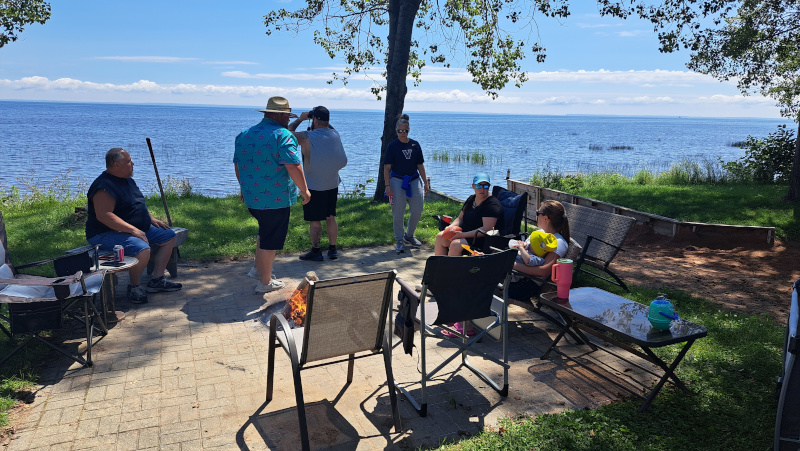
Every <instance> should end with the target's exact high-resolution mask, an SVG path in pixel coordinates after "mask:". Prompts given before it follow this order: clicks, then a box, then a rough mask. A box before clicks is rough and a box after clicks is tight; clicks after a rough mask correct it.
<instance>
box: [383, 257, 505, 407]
mask: <svg viewBox="0 0 800 451" xmlns="http://www.w3.org/2000/svg"><path fill="white" fill-rule="evenodd" d="M515 256H516V251H514V250H507V251H505V252H499V253H496V254H491V255H481V256H475V257H446V256H433V257H429V258H428V261H427V263H426V264H425V272H424V274H423V276H422V291H421V292H420V293H417V292H416V291H415V290H414V288H413V287H412V286H410V285H409V284H408V283H406V282H405V281H403V280H401V279H397V280H398V282H399V284H400V289H401V292H400V295H401V296H400V297H401V300H402V301H401V302H402V305H401V306H400V311H401V312H407V313H406V316H403V315H400V316H401V317H402V320H401V321H402V322H403V324H402V325H399V326H400V327H398V328H397V329H396V331H398V332H401V334H403V332H404V335H405V337H406V338H408V337H409V334H411V336H412V337H413V331H414V329H416V328H417V327H419V332H420V348H419V353H420V363H421V367H422V369H421V372H422V378H421V384H422V394H421V396H422V397H421V402H419V403H418V402H417V401H416V400H415V399H414V397H413V396H412V395H411V394H410V393H409V391H408V390H407V389H406V388H404V387H402V386H400V385H398V384H397V382H395V385H396V386H397V387H398V388H399V389H400V391H401V392H402V393H403V394H404V395H405V396H406V397H407V398H408V400H409V401H410V402H411V404H412V405H413V406H414V408H415V409H416V410H417V413H419V415H420V416H423V417H424V416H426V415H427V413H428V404H427V403H428V389H427V385H428V382H429V381H430V380H432V378H433V377H434V376H435V375H436V374H437V373H438V372H439V371H440V370H441V369H442V368H444V367H445V366H446V365H447V364H449V363H450V362H451V361H453V360H454V359H455V358H456V357H459V356H461V364H460V366H464V367H466V368H468V369H469V370H470V371H472V372H473V373H475V374H476V375H477V376H478V377H479V378H481V379H482V380H483V381H485V382H486V383H487V384H489V385H490V386H491V387H492V388H493V389H494V390H495V391H497V392H498V393H499V394H500V395H501V396H508V368H509V365H508V349H507V348H508V303H507V301H508V283H509V281H510V280H511V268H512V266H513V265H514V257H515ZM498 283H502V284H503V298H502V299H500V298H497V297H496V296H494V290H495V288H496V287H497V285H498ZM431 297H434V298H435V300H433V299H431ZM493 305H494V308H493ZM412 315H413V316H412ZM412 317H413V320H412ZM486 317H492V318H494V321H493V322H491V323H490V324H488V325H486V326H485V328H484V329H483V330H482V331H480V332H477V333H476V335H475V336H472V337H470V336H468V335H466V327H467V325H466V323H467V322H468V321H470V320H476V319H481V318H486ZM398 319H399V318H398ZM406 319H408V322H406V321H405V320H406ZM412 321H413V323H414V324H411V322H412ZM457 322H459V323H461V326H462V329H461V330H462V331H464V333H461V332H459V331H457V330H455V329H454V328H452V327H450V326H451V325H452V324H453V323H457ZM409 326H410V327H409ZM496 328H500V330H501V333H502V342H503V346H502V348H503V350H502V356H500V357H496V356H491V355H489V354H487V353H486V352H484V351H483V350H481V349H478V348H477V347H476V346H474V345H475V344H476V343H478V342H479V341H481V340H482V339H483V337H484V336H486V335H487V334H489V333H490V332H491V331H493V330H494V329H496ZM442 329H444V330H447V331H448V332H450V333H451V334H454V335H456V337H455V338H452V337H447V336H446V335H444V334H443V333H442ZM495 332H496V331H495ZM429 338H430V339H439V340H445V341H447V342H449V343H451V344H453V345H455V346H456V347H457V349H456V350H455V352H454V353H453V354H452V355H451V356H450V357H448V358H447V359H445V361H444V362H442V363H440V364H439V366H437V367H436V368H434V369H433V370H430V371H429V370H428V368H427V364H428V362H427V360H426V357H427V355H426V340H427V339H429ZM398 344H399V342H398ZM406 349H407V350H408V349H409V348H408V347H407V348H406ZM468 352H470V353H472V354H475V355H479V356H481V357H484V358H485V359H487V360H488V361H490V362H492V363H494V364H497V365H499V366H500V367H502V368H503V382H502V385H501V384H498V383H496V382H495V381H493V380H492V379H491V378H490V377H489V376H487V375H486V374H485V373H484V372H482V371H481V370H479V369H478V368H476V367H475V366H474V365H473V364H472V363H471V362H470V361H469V359H468V356H467V353H468Z"/></svg>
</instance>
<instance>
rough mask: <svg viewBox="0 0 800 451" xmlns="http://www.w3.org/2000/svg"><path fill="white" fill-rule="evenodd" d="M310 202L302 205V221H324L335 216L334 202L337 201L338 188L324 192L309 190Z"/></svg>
mask: <svg viewBox="0 0 800 451" xmlns="http://www.w3.org/2000/svg"><path fill="white" fill-rule="evenodd" d="M309 192H311V200H310V201H309V202H308V203H307V204H305V205H303V219H304V220H306V221H324V220H325V219H326V218H327V217H328V216H336V200H337V199H339V187H336V188H334V189H328V190H325V191H317V190H313V189H312V190H309Z"/></svg>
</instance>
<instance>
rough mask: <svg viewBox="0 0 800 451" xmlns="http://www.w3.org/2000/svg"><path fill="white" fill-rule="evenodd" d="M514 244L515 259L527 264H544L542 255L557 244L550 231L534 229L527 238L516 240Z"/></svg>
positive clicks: (551, 250) (553, 248) (552, 249)
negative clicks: (515, 250)
mask: <svg viewBox="0 0 800 451" xmlns="http://www.w3.org/2000/svg"><path fill="white" fill-rule="evenodd" d="M514 244H516V246H515V247H516V249H517V251H518V253H517V259H516V261H517V262H519V263H523V264H525V265H528V266H541V265H542V264H544V256H545V255H547V253H548V252H553V251H554V250H556V247H557V246H558V243H557V242H556V237H555V236H554V235H553V234H552V233H545V232H543V231H541V230H534V231H533V232H531V236H530V237H529V238H528V239H527V240H524V241H523V240H517V241H516V243H514Z"/></svg>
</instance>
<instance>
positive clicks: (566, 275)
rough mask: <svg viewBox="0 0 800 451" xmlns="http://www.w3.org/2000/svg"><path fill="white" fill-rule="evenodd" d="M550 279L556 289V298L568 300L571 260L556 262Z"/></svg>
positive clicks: (565, 259)
mask: <svg viewBox="0 0 800 451" xmlns="http://www.w3.org/2000/svg"><path fill="white" fill-rule="evenodd" d="M551 278H552V279H553V282H555V283H556V287H558V297H559V298H561V299H569V287H570V286H572V260H570V259H568V258H559V259H558V260H556V263H555V264H554V265H553V273H552V275H551Z"/></svg>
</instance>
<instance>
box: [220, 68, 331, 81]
mask: <svg viewBox="0 0 800 451" xmlns="http://www.w3.org/2000/svg"><path fill="white" fill-rule="evenodd" d="M221 75H222V76H223V77H231V78H247V79H255V80H274V79H283V80H329V79H330V78H331V74H306V73H300V74H298V73H291V74H251V73H249V72H243V71H240V70H232V71H228V72H223V73H222V74H221Z"/></svg>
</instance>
